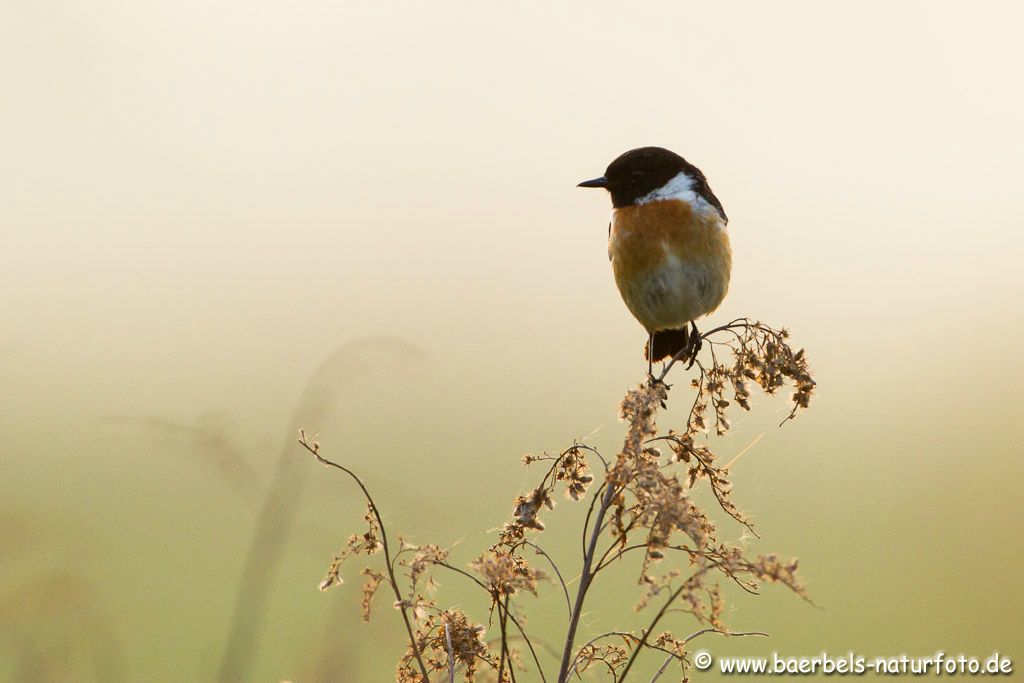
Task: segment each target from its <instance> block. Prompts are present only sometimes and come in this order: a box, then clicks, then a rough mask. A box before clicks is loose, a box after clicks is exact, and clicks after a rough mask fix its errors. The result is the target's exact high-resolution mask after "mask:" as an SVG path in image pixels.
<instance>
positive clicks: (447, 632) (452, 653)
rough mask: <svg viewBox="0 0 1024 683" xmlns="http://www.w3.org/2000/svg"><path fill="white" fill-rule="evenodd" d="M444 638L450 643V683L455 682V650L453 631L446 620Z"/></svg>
mask: <svg viewBox="0 0 1024 683" xmlns="http://www.w3.org/2000/svg"><path fill="white" fill-rule="evenodd" d="M444 639H445V642H446V643H448V683H455V650H453V649H452V632H451V629H449V628H448V622H447V621H446V622H444Z"/></svg>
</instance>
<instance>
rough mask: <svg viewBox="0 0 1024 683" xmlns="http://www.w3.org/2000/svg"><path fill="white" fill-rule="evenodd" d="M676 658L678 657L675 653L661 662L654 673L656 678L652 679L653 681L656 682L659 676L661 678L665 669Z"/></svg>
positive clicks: (652, 682)
mask: <svg viewBox="0 0 1024 683" xmlns="http://www.w3.org/2000/svg"><path fill="white" fill-rule="evenodd" d="M675 658H676V656H675V655H669V656H668V657H666V658H665V661H664V662H662V663H661V666H660V667H659V668H658V670H657V671H656V672H655V673H654V678H652V679H651V683H656V681H657V680H658V679H659V678H661V674H663V673H665V669H667V668H668V665H669V664H671V663H672V661H673V660H675Z"/></svg>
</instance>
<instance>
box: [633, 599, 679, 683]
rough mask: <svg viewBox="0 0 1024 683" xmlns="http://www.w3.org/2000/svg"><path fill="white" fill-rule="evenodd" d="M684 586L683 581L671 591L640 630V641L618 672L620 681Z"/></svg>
mask: <svg viewBox="0 0 1024 683" xmlns="http://www.w3.org/2000/svg"><path fill="white" fill-rule="evenodd" d="M685 588H686V582H685V581H684V582H683V584H682V585H681V586H679V588H677V589H675V590H674V591H672V595H670V596H669V598H668V600H666V601H665V604H664V605H662V606H661V609H660V610H658V613H657V614H656V615H654V619H652V620H651V623H650V624H648V626H647V628H645V629H643V630H642V631H641V633H642V634H643V635H641V636H640V642H639V643H637V645H636V647H635V648H633V652H632V653H631V654H630V655H629V660H628V661H627V662H626V666H625V667H624V668H623V669H622V673H621V674H619V680H620V681H624V680H626V674H628V673H629V670H630V669H631V668H633V664H635V663H636V659H637V657H639V656H640V652H641V651H642V650H643V649H644V646H645V645H647V639H648V638H649V637H650V635H651V632H652V631H653V630H654V627H655V626H657V625H658V622H659V621H661V618H662V617H663V616H665V612H666V611H668V608H669V606H670V605H671V604H672V603H673V602H675V601H676V598H678V597H679V595H680V593H682V592H683V590H684V589H685Z"/></svg>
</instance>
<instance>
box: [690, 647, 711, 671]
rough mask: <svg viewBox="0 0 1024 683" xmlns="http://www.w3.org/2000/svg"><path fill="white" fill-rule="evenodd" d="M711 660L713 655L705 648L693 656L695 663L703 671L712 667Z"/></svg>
mask: <svg viewBox="0 0 1024 683" xmlns="http://www.w3.org/2000/svg"><path fill="white" fill-rule="evenodd" d="M711 662H712V659H711V655H710V654H709V653H708V652H706V651H704V650H701V651H700V652H698V653H697V654H695V655H694V656H693V665H694V666H695V667H697V668H698V669H700V670H701V671H707V670H708V669H710V668H711Z"/></svg>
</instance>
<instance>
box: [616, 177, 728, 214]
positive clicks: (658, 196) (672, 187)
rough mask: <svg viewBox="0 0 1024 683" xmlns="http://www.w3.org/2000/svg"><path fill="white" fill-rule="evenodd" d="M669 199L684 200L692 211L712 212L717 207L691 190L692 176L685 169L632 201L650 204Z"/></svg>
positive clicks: (639, 203) (716, 210) (638, 203)
mask: <svg viewBox="0 0 1024 683" xmlns="http://www.w3.org/2000/svg"><path fill="white" fill-rule="evenodd" d="M670 199H675V200H677V201H681V202H686V203H687V204H689V205H690V206H692V207H693V209H694V211H698V212H700V213H708V212H714V213H716V214H717V213H718V209H716V208H715V207H713V206H711V204H709V203H708V201H707V200H706V199H704V198H703V197H701V196H700V195H699V194H697V193H696V192H694V191H693V178H691V177H690V176H688V175H687V174H686V172H685V171H681V172H680V173H679V174H678V175H677V176H676V177H674V178H672V180H670V181H668V182H667V183H665V184H664V185H662V186H661V187H659V188H658V189H657V190H653V191H651V192H648V193H647V194H645V195H644V196H643V197H640V198H638V199H637V200H636V202H634V203H635V204H637V205H643V204H650V203H651V202H663V201H668V200H670Z"/></svg>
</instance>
